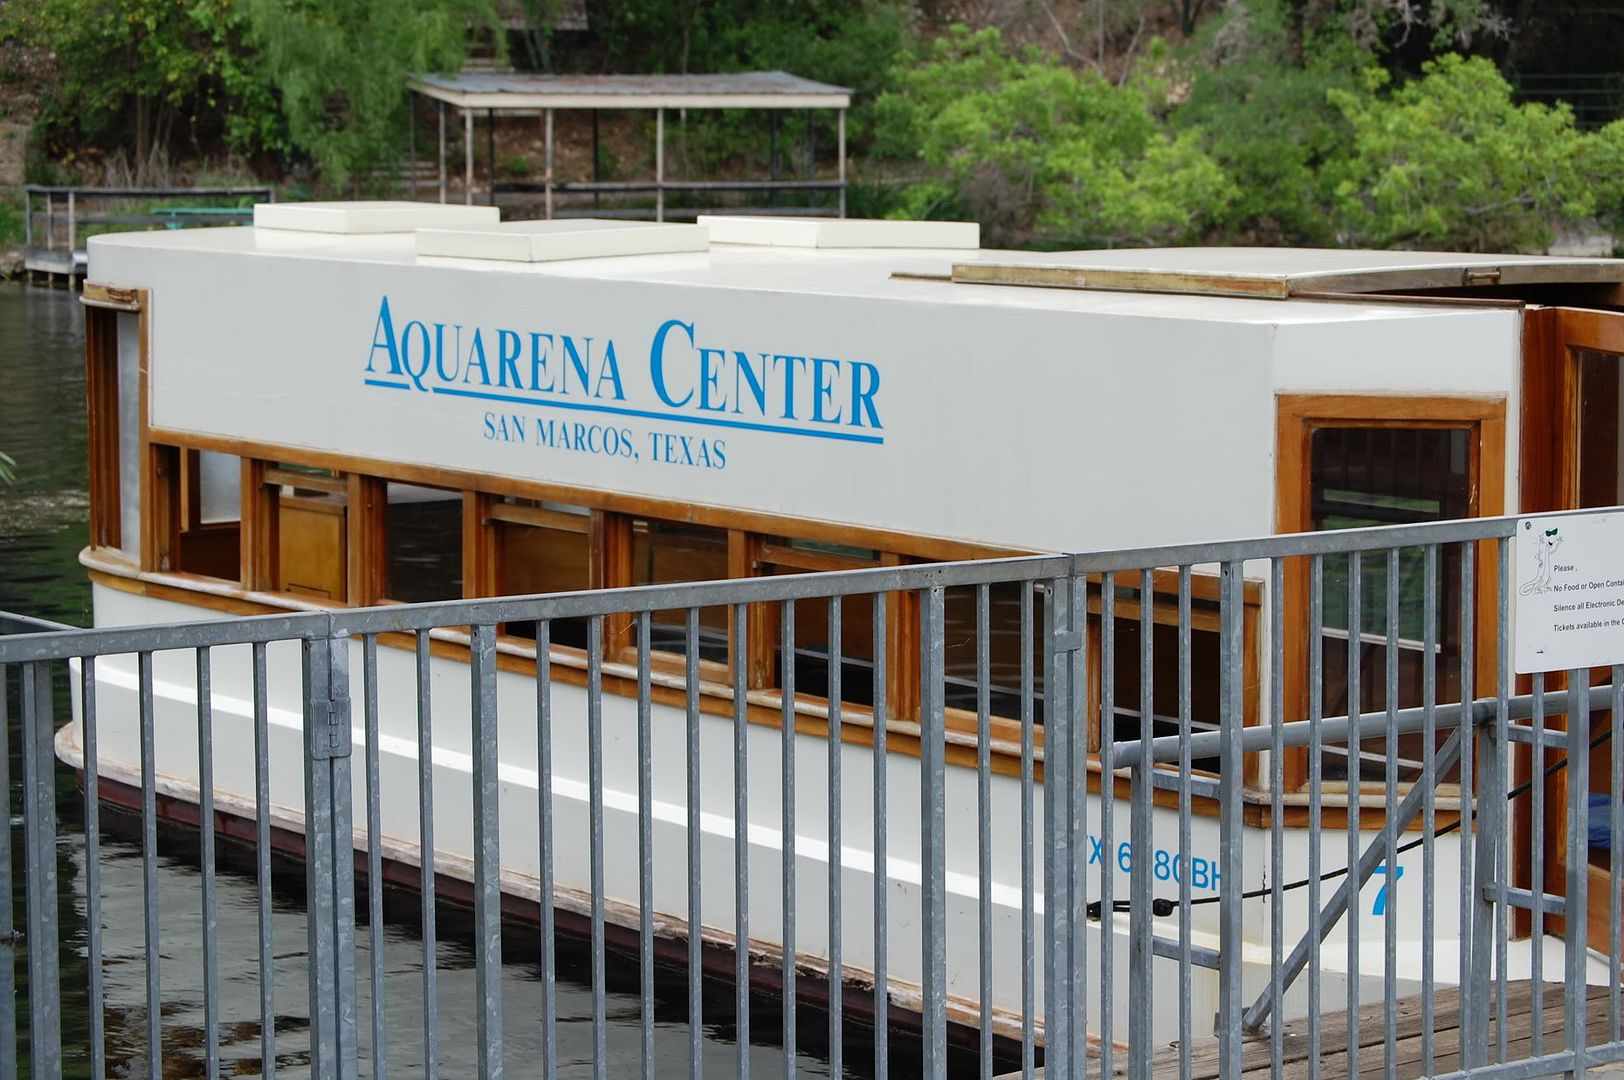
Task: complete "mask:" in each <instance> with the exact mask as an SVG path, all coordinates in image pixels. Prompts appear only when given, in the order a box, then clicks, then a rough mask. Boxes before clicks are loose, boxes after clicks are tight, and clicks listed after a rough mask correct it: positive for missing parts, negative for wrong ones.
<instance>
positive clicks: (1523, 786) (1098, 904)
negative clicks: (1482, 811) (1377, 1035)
mask: <svg viewBox="0 0 1624 1080" xmlns="http://www.w3.org/2000/svg"><path fill="white" fill-rule="evenodd" d="M1612 735H1613V733H1612V729H1611V728H1607V729H1605V730H1603V731H1602V733H1601V734H1600V735H1597V736H1596V737H1595V738H1594V739H1591V740H1590V746H1589V747H1588V749H1590V750H1594V749H1595V748H1596V747H1598V746H1600V745H1601V744H1602V743H1604V742H1607V741H1608V740H1609V739H1611V738H1612ZM1568 761H1569V759H1568V758H1563V759H1562V760H1561V761H1558V762H1556V763H1555V764H1553V765H1549V766H1547V767H1546V769H1545V773H1544V775H1543V776H1541V777H1540V779H1541V780H1549V779H1550V778H1551V777H1553V776H1555V775H1556V774H1557V773H1559V772H1561V771H1562V770H1563V769H1565V768H1567V767H1568ZM1533 787H1534V781H1533V780H1532V779H1529V780H1524V781H1523V782H1522V783H1520V784H1518V785H1517V786H1516V787H1514V788H1512V789H1511V790H1510V791H1508V792H1506V802H1508V803H1509V802H1515V801H1516V800H1518V799H1520V798H1522V797H1523V796H1524V795H1526V794H1528V793H1529V792H1530V791H1532V790H1533ZM1618 794H1619V793H1618V792H1614V796H1615V797H1616V796H1617V795H1618ZM1468 816H1470V817H1472V818H1474V819H1475V818H1476V817H1477V811H1476V810H1475V809H1474V810H1472V811H1471V812H1470V814H1469V815H1468ZM1460 826H1461V818H1456V819H1455V820H1454V821H1452V822H1450V823H1449V824H1448V825H1445V826H1443V827H1442V828H1439V829H1434V830H1433V832H1432V836H1433V837H1434V838H1437V837H1440V836H1448V835H1449V834H1450V833H1452V832H1454V831H1456V830H1457V829H1459V828H1460ZM1426 841H1427V837H1425V836H1418V837H1416V838H1415V839H1414V840H1411V841H1409V842H1407V843H1403V844H1400V845H1399V846H1398V847H1396V848H1394V849H1393V856H1394V857H1396V856H1399V855H1402V854H1404V853H1405V852H1406V851H1414V850H1415V849H1416V848H1418V847H1420V846H1421V845H1422V844H1424V843H1426ZM1348 870H1349V867H1346V866H1342V867H1338V868H1337V869H1335V870H1327V871H1326V872H1325V873H1323V874H1321V875H1320V876H1319V880H1320V881H1334V880H1335V879H1337V878H1339V877H1345V876H1347V873H1348ZM1313 882H1314V879H1313V878H1300V879H1299V880H1297V881H1289V882H1287V883H1286V884H1284V885H1282V886H1280V891H1281V892H1282V893H1287V892H1291V891H1292V890H1294V889H1304V888H1307V887H1308V886H1309V885H1311V884H1313ZM1273 895H1274V887H1273V886H1272V885H1265V886H1263V887H1262V888H1258V889H1251V890H1249V891H1247V892H1243V893H1241V899H1242V900H1261V899H1262V898H1263V897H1265V896H1273ZM1222 899H1223V894H1222V893H1220V894H1219V895H1217V896H1203V897H1201V898H1200V899H1196V898H1194V897H1192V898H1191V900H1190V906H1191V907H1195V906H1196V905H1198V904H1216V903H1218V902H1219V901H1220V900H1222ZM1178 909H1179V901H1177V900H1170V899H1168V898H1167V897H1164V896H1158V897H1156V898H1154V899H1153V900H1151V902H1150V910H1151V914H1153V915H1155V916H1156V917H1157V918H1159V919H1165V918H1166V917H1167V916H1169V915H1171V914H1173V913H1174V912H1175V911H1177V910H1178ZM1102 910H1103V906H1102V901H1099V900H1096V901H1094V902H1093V903H1092V904H1090V905H1088V917H1089V919H1091V920H1093V921H1094V922H1098V921H1099V919H1100V912H1101V911H1102ZM1131 910H1133V908H1132V901H1129V900H1116V901H1113V902H1112V904H1111V911H1112V913H1113V914H1114V913H1118V912H1125V911H1131Z"/></svg>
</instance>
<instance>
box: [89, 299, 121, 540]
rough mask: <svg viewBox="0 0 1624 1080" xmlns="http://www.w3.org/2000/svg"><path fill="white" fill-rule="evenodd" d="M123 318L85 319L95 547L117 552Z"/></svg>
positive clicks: (100, 314)
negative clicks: (121, 323) (119, 408)
mask: <svg viewBox="0 0 1624 1080" xmlns="http://www.w3.org/2000/svg"><path fill="white" fill-rule="evenodd" d="M118 412H119V410H118V316H117V315H116V314H114V313H113V312H110V311H99V310H91V311H87V312H86V313H85V416H86V421H85V423H86V427H85V431H86V439H85V441H86V444H87V456H88V458H89V465H90V476H89V484H88V489H87V490H88V492H89V497H90V542H91V544H93V545H95V546H97V547H112V548H116V547H118V546H120V544H122V543H123V519H122V510H121V507H122V494H121V493H120V491H119V483H120V469H119V441H118V434H119V415H118Z"/></svg>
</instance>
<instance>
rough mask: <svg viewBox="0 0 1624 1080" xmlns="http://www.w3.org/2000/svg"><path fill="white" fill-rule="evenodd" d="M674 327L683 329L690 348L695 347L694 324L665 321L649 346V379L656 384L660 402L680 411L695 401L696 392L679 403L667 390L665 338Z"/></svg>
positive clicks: (690, 393)
mask: <svg viewBox="0 0 1624 1080" xmlns="http://www.w3.org/2000/svg"><path fill="white" fill-rule="evenodd" d="M673 326H680V327H682V329H683V332H684V333H686V334H687V335H688V344H689V346H690V347H691V346H692V345H693V343H694V324H693V323H685V322H683V321H682V320H681V319H667V320H665V322H663V323H661V324H660V328H659V329H658V330H656V331H654V344H652V345H651V346H649V353H648V372H649V378H650V379H652V380H653V382H654V392H655V393H656V394H658V395H659V396H660V400H661V401H663V402H665V403H666V404H667V405H669V406H671V408H673V409H680V408H682V407H683V406H684V405H686V404H688V402H690V401H692V400H693V396H694V392H693V391H692V390H690V391H688V393H687V394H686V395H685V396H684V397H683V398H682V400H681V401H678V400H677V399H676V398H674V397H672V396H671V394H670V392H669V391H668V390H666V388H665V338H666V335H667V334H669V333H670V332H671V328H672V327H673Z"/></svg>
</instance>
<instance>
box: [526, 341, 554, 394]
mask: <svg viewBox="0 0 1624 1080" xmlns="http://www.w3.org/2000/svg"><path fill="white" fill-rule="evenodd" d="M543 341H545V342H546V343H547V346H548V347H547V348H546V349H543V348H542V347H541V343H542V342H543ZM552 344H553V335H551V334H538V333H536V332H535V331H533V330H532V331H531V332H530V389H532V390H534V391H536V392H537V393H542V392H547V393H551V392H552V389H553V377H552V375H551V374H549V373H548V372H547V360H548V353H549V352H550V351H551V348H552ZM543 375H546V376H547V381H546V382H545V383H543V382H542V381H541V377H542V376H543Z"/></svg>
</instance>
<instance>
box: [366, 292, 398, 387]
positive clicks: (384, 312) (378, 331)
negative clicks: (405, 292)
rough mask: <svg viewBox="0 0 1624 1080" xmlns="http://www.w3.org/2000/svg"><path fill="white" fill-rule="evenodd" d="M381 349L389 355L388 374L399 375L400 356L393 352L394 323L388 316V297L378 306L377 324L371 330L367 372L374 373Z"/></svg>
mask: <svg viewBox="0 0 1624 1080" xmlns="http://www.w3.org/2000/svg"><path fill="white" fill-rule="evenodd" d="M379 349H382V350H383V351H384V352H386V353H388V354H389V374H391V375H399V374H400V354H399V353H398V352H396V351H395V321H394V319H392V318H391V317H390V315H389V297H387V296H385V297H384V298H383V302H382V303H381V304H379V305H378V323H377V325H376V326H374V327H373V328H372V351H371V352H370V353H368V354H367V370H368V371H376V370H377V369H376V368H374V367H373V366H372V364H373V362H374V361H375V360H377V358H378V350H379Z"/></svg>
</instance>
